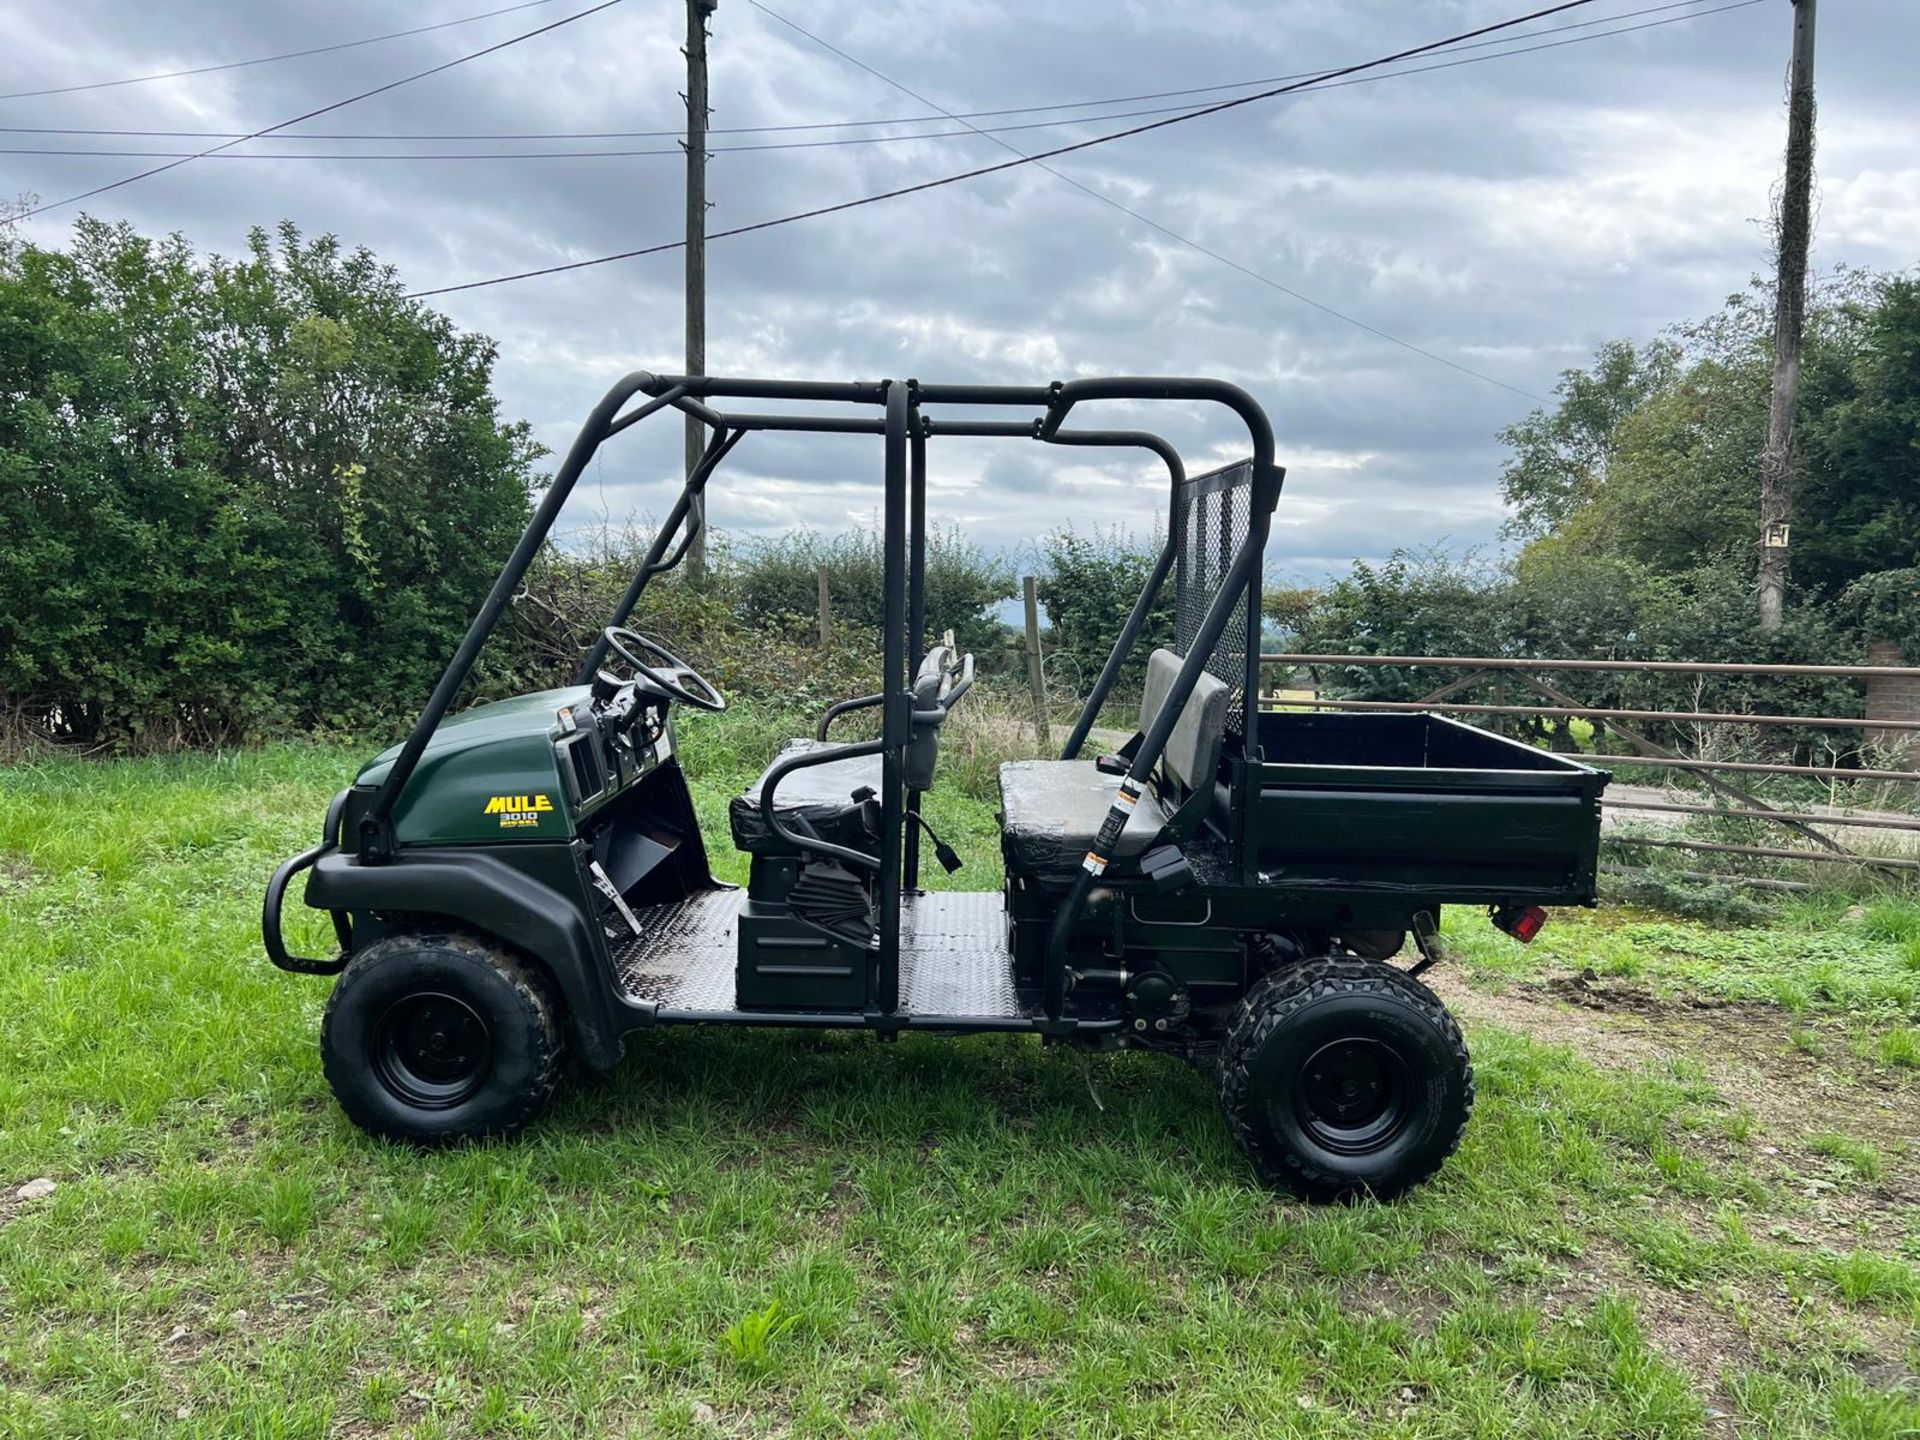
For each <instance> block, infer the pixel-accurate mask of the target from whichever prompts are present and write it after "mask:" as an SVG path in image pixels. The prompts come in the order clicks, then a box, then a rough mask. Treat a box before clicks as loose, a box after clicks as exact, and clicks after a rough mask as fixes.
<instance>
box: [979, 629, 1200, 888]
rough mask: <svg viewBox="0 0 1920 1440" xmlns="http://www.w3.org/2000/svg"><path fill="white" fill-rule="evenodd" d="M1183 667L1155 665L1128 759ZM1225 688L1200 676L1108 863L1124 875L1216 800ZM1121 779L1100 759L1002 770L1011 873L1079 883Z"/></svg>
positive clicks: (1167, 659)
mask: <svg viewBox="0 0 1920 1440" xmlns="http://www.w3.org/2000/svg"><path fill="white" fill-rule="evenodd" d="M1181 663H1182V662H1181V659H1180V657H1179V656H1178V655H1176V654H1174V653H1173V651H1171V650H1167V649H1160V650H1155V651H1154V652H1153V654H1152V655H1150V656H1148V657H1147V683H1146V688H1145V690H1144V691H1143V692H1142V694H1141V696H1140V729H1139V732H1138V733H1137V734H1136V735H1135V736H1134V738H1133V741H1132V743H1131V744H1130V745H1129V746H1128V747H1127V749H1126V750H1125V751H1124V752H1123V753H1124V754H1131V753H1133V749H1134V747H1136V746H1138V745H1139V743H1140V741H1141V740H1142V739H1143V738H1144V737H1145V735H1146V732H1147V731H1148V730H1149V729H1151V728H1152V726H1153V722H1154V720H1155V719H1156V718H1157V717H1158V716H1159V714H1160V711H1161V709H1162V708H1163V707H1164V706H1165V705H1166V703H1167V697H1168V696H1169V695H1170V694H1171V693H1172V691H1173V682H1174V680H1175V679H1176V678H1178V676H1179V674H1180V666H1181ZM1227 697H1228V690H1227V686H1226V684H1225V682H1224V681H1222V680H1220V679H1219V678H1218V677H1216V676H1213V675H1209V674H1207V673H1206V672H1205V671H1202V672H1201V673H1200V678H1199V680H1198V681H1197V682H1196V683H1195V685H1194V687H1193V694H1192V695H1190V696H1189V697H1188V698H1187V703H1186V707H1185V708H1184V709H1183V710H1181V712H1180V719H1179V720H1178V721H1177V722H1176V723H1175V724H1174V727H1173V733H1172V734H1171V735H1170V736H1169V737H1168V738H1167V748H1166V751H1165V752H1164V753H1163V754H1162V756H1161V763H1160V767H1159V772H1158V774H1157V775H1156V776H1155V777H1154V779H1153V781H1152V782H1151V784H1150V786H1149V788H1148V789H1147V790H1146V791H1145V792H1143V793H1142V794H1141V796H1140V800H1139V803H1138V804H1136V805H1135V806H1134V807H1133V814H1132V815H1131V816H1130V817H1129V818H1128V820H1127V827H1126V829H1125V830H1123V831H1122V832H1121V834H1120V841H1119V843H1118V844H1117V845H1115V846H1114V853H1113V854H1112V855H1110V856H1109V857H1107V858H1108V859H1109V860H1110V861H1111V862H1112V863H1113V865H1114V867H1115V868H1116V869H1124V868H1125V867H1126V866H1127V865H1128V864H1130V863H1131V862H1132V861H1134V860H1137V859H1138V858H1139V857H1140V856H1141V854H1143V853H1144V852H1145V851H1146V850H1148V849H1149V848H1151V847H1152V845H1153V844H1154V842H1155V840H1157V839H1158V838H1159V837H1160V835H1161V833H1162V832H1163V831H1165V830H1167V829H1169V828H1178V829H1184V828H1186V824H1185V822H1186V821H1187V819H1188V817H1192V818H1193V819H1194V820H1195V821H1197V819H1198V816H1199V814H1200V813H1202V812H1203V811H1204V809H1205V807H1206V805H1207V804H1209V803H1210V802H1211V800H1212V796H1213V780H1214V772H1215V771H1216V770H1218V769H1219V766H1220V747H1221V744H1222V741H1223V739H1224V737H1225V735H1226V728H1227ZM1120 778H1121V775H1120V773H1108V772H1107V771H1104V770H1102V769H1100V768H1099V766H1098V763H1097V762H1095V761H1092V760H1013V761H1009V762H1008V763H1007V764H1005V765H1002V766H1001V767H1000V813H1001V831H1000V848H1001V852H1002V854H1003V855H1004V856H1005V858H1006V862H1007V872H1008V873H1009V874H1010V875H1016V876H1023V877H1027V878H1031V879H1036V880H1041V881H1047V882H1067V881H1071V880H1072V879H1073V877H1074V875H1075V874H1076V873H1077V872H1078V871H1079V869H1080V862H1081V861H1082V860H1084V859H1085V858H1086V854H1087V852H1088V851H1089V850H1091V849H1092V848H1093V841H1094V837H1095V836H1096V835H1097V834H1099V832H1100V826H1101V824H1102V822H1103V821H1105V820H1106V818H1107V811H1108V810H1109V809H1111V808H1112V806H1113V798H1114V795H1115V793H1116V792H1117V791H1118V790H1119V788H1120Z"/></svg>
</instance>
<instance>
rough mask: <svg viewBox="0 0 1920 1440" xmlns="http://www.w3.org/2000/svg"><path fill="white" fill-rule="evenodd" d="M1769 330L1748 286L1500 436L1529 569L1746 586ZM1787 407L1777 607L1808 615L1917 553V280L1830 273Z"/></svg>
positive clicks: (1600, 368) (1619, 348) (1624, 353)
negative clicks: (1784, 598)
mask: <svg viewBox="0 0 1920 1440" xmlns="http://www.w3.org/2000/svg"><path fill="white" fill-rule="evenodd" d="M1770 325H1771V320H1770V315H1769V312H1768V308H1767V304H1766V301H1765V299H1764V295H1763V293H1762V292H1761V291H1760V290H1759V289H1758V288H1756V289H1754V290H1751V291H1749V292H1747V293H1743V294H1738V295H1735V296H1733V297H1731V298H1730V299H1729V300H1728V302H1727V304H1726V305H1725V306H1724V307H1723V308H1722V309H1721V311H1720V312H1719V313H1718V314H1717V315H1714V316H1712V317H1710V318H1709V319H1707V320H1705V321H1702V322H1700V323H1698V324H1694V325H1691V326H1687V327H1684V328H1680V329H1677V330H1675V331H1674V332H1673V333H1672V334H1671V335H1669V336H1667V337H1665V338H1664V339H1663V340H1661V341H1660V342H1658V343H1657V344H1656V345H1654V346H1649V347H1647V348H1645V349H1643V350H1639V351H1634V350H1633V349H1632V348H1631V347H1629V346H1626V345H1625V344H1613V345H1608V346H1606V347H1603V348H1602V349H1601V350H1600V351H1599V352H1598V354H1597V355H1596V356H1595V359H1594V364H1593V366H1592V367H1591V368H1590V369H1589V370H1586V371H1572V372H1569V373H1568V375H1567V376H1566V377H1564V378H1563V380H1562V383H1561V385H1560V387H1559V393H1560V395H1561V397H1562V399H1561V402H1560V404H1559V405H1558V406H1556V407H1555V408H1553V409H1552V410H1550V411H1549V410H1536V411H1534V412H1533V414H1531V415H1530V416H1528V417H1527V419H1526V420H1524V421H1522V422H1520V423H1519V424H1518V425H1515V426H1512V427H1510V428H1509V429H1508V430H1506V431H1504V432H1503V434H1502V438H1503V439H1504V440H1505V441H1506V442H1507V444H1508V445H1509V446H1510V447H1511V448H1512V450H1513V454H1512V457H1511V458H1510V460H1509V461H1508V464H1507V467H1506V470H1505V472H1504V474H1503V477H1502V483H1503V489H1504V490H1505V493H1506V496H1507V500H1508V502H1509V504H1511V505H1512V506H1513V507H1514V511H1515V513H1514V520H1513V522H1512V527H1511V528H1512V529H1513V530H1514V531H1515V532H1516V533H1520V534H1523V535H1525V536H1527V537H1529V540H1530V543H1529V546H1528V549H1527V551H1526V554H1527V556H1528V557H1529V558H1530V560H1531V561H1532V562H1533V563H1535V564H1536V565H1544V564H1549V563H1551V562H1552V560H1553V558H1554V557H1555V556H1556V555H1584V556H1590V557H1598V556H1612V557H1616V558H1618V559H1621V560H1626V561H1630V562H1632V563H1633V564H1635V565H1638V566H1641V567H1644V568H1645V569H1647V570H1648V571H1649V572H1651V573H1655V574H1660V575H1668V576H1682V575H1686V574H1689V573H1695V572H1700V571H1703V570H1707V569H1711V570H1713V571H1715V572H1719V573H1724V574H1727V575H1730V576H1735V577H1739V578H1740V579H1741V581H1742V583H1745V584H1747V585H1748V586H1751V585H1752V584H1753V582H1754V571H1755V553H1754V550H1753V547H1752V545H1751V532H1752V516H1753V514H1754V513H1755V511H1756V509H1757V507H1758V505H1759V500H1760V487H1759V477H1758V475H1757V473H1756V472H1755V470H1754V465H1753V457H1754V455H1756V454H1757V453H1759V450H1760V447H1761V446H1762V445H1763V444H1764V443H1765V439H1766V429H1767V403H1768V388H1769V375H1768V372H1769V348H1768V347H1769V344H1770V333H1771V332H1770ZM1800 403H1801V406H1802V411H1803V416H1802V419H1801V422H1800V441H1799V450H1800V458H1799V463H1798V466H1797V472H1798V474H1797V481H1796V486H1797V490H1798V498H1797V500H1796V506H1795V508H1796V513H1797V519H1796V521H1795V524H1794V557H1795V559H1794V577H1793V582H1794V591H1793V594H1794V596H1795V597H1797V600H1798V602H1799V603H1800V604H1802V605H1808V604H1813V605H1823V604H1826V603H1828V602H1830V601H1832V600H1833V599H1834V598H1835V597H1837V596H1838V595H1839V594H1840V593H1841V592H1842V591H1843V590H1844V589H1845V588H1846V587H1847V586H1848V585H1849V584H1851V583H1852V582H1853V581H1855V580H1857V579H1859V578H1860V577H1861V576H1863V575H1866V574H1870V573H1872V572H1874V571H1877V570H1882V569H1888V568H1899V567H1901V566H1906V565H1911V564H1913V563H1914V562H1915V558H1916V556H1917V555H1920V494H1917V493H1916V487H1915V486H1914V484H1913V479H1912V476H1913V467H1914V460H1915V456H1916V454H1920V281H1915V280H1914V279H1913V278H1911V277H1905V276H1877V275H1871V274H1866V273H1863V272H1858V271H1846V270H1843V271H1839V272H1836V273H1835V274H1834V275H1833V276H1831V277H1829V278H1828V279H1827V280H1826V281H1825V282H1824V283H1823V284H1821V285H1820V286H1819V287H1817V289H1816V291H1815V293H1814V296H1813V303H1812V306H1811V309H1810V311H1809V315H1808V327H1807V335H1806V346H1805V360H1804V374H1803V377H1802V383H1801V387H1800Z"/></svg>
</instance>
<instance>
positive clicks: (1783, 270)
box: [1760, 0, 1818, 630]
mask: <svg viewBox="0 0 1920 1440" xmlns="http://www.w3.org/2000/svg"><path fill="white" fill-rule="evenodd" d="M1817 4H1818V0H1793V67H1792V70H1791V71H1790V72H1789V79H1788V82H1787V167H1786V179H1785V180H1784V182H1783V183H1782V185H1781V193H1780V223H1779V227H1778V234H1777V236H1776V246H1777V253H1776V257H1775V267H1776V268H1775V281H1774V300H1773V390H1772V394H1771V396H1770V398H1769V401H1768V408H1767V444H1766V448H1765V449H1763V450H1762V451H1761V452H1760V628H1761V629H1762V630H1778V629H1779V628H1780V617H1781V612H1782V611H1783V609H1784V608H1785V604H1786V591H1787V546H1788V543H1789V540H1790V538H1791V531H1790V529H1789V522H1790V521H1791V520H1792V518H1793V417H1794V409H1795V407H1796V406H1797V405H1798V403H1799V398H1800V337H1801V332H1802V331H1803V329H1804V328H1805V325H1806V318H1807V250H1808V247H1809V246H1810V245H1811V243H1812V240H1813V26H1814V11H1815V6H1816V5H1817Z"/></svg>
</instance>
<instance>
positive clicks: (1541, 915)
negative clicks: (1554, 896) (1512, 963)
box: [1493, 905, 1547, 945]
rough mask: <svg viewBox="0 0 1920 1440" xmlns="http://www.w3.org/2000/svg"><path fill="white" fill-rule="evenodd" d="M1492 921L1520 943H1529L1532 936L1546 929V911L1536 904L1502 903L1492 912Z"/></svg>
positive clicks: (1497, 927) (1496, 926)
mask: <svg viewBox="0 0 1920 1440" xmlns="http://www.w3.org/2000/svg"><path fill="white" fill-rule="evenodd" d="M1493 923H1494V928H1496V929H1499V930H1504V931H1506V932H1507V934H1509V935H1511V936H1513V938H1514V939H1516V940H1518V941H1519V942H1520V943H1521V944H1522V945H1531V944H1532V943H1533V937H1534V936H1536V935H1538V934H1539V933H1540V932H1541V931H1542V930H1544V929H1546V926H1547V912H1546V911H1544V910H1542V909H1541V908H1540V907H1539V906H1538V905H1502V906H1501V907H1500V908H1499V909H1497V910H1495V911H1494V912H1493Z"/></svg>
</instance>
